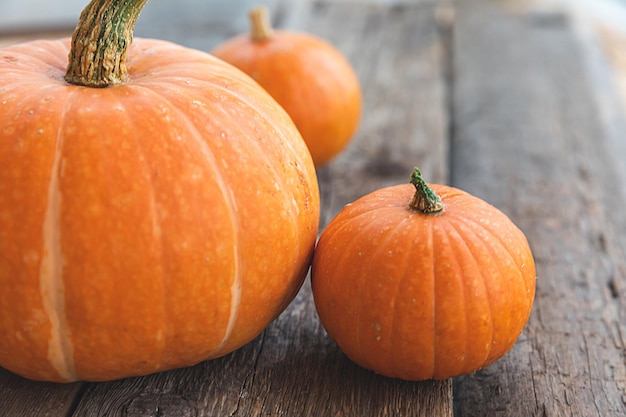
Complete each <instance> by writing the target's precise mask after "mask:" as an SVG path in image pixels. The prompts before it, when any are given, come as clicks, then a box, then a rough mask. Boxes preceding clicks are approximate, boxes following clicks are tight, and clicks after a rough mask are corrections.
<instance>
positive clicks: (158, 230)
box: [116, 85, 170, 369]
mask: <svg viewBox="0 0 626 417" xmlns="http://www.w3.org/2000/svg"><path fill="white" fill-rule="evenodd" d="M136 87H137V86H136V85H133V86H132V88H136ZM116 105H117V106H119V107H120V108H124V110H123V111H120V114H124V115H125V116H126V118H127V119H128V120H129V124H130V125H131V126H133V125H134V123H133V122H134V119H133V118H132V117H128V116H127V115H128V111H126V109H125V106H124V102H123V101H122V100H119V99H118V100H117V104H116ZM120 117H121V116H120ZM133 127H134V126H133ZM132 137H133V138H134V140H135V142H136V143H137V147H136V149H138V150H140V151H141V153H138V154H137V158H136V159H137V160H140V161H144V163H143V165H144V166H145V170H146V171H148V172H149V171H150V163H149V161H148V160H147V158H146V157H145V151H144V149H143V143H144V142H143V141H142V140H139V139H138V137H137V136H136V135H133V136H132ZM148 178H149V182H148V184H149V186H148V187H147V189H148V191H149V195H150V197H149V200H150V202H149V206H150V211H149V212H148V213H147V215H149V216H150V217H151V218H152V228H153V233H154V235H155V236H158V237H159V239H158V246H159V254H160V255H161V256H159V257H158V258H159V259H160V263H161V265H162V267H161V268H160V271H161V274H162V275H165V273H164V271H165V270H166V268H165V266H164V259H165V258H164V256H162V255H163V254H164V253H165V244H164V236H163V232H162V222H163V218H162V217H161V216H160V215H159V211H158V210H157V198H156V186H155V184H154V177H153V176H152V175H149V176H148ZM156 281H159V282H162V283H167V282H169V281H168V280H166V279H157V280H156ZM161 288H162V290H163V293H162V295H161V296H160V298H161V314H162V316H163V321H162V322H163V323H166V324H167V323H170V321H169V320H168V316H169V315H170V311H169V309H168V307H167V303H166V300H167V295H168V293H169V291H168V288H166V285H165V284H163V285H162V286H161ZM155 309H156V306H155ZM163 327H166V329H165V332H164V333H165V335H163V337H162V338H161V340H160V348H161V352H160V353H161V358H160V360H159V361H158V362H157V366H158V368H159V369H161V368H162V365H163V364H164V363H167V362H166V358H165V351H166V346H167V342H168V338H167V336H168V333H169V332H168V330H169V329H167V326H163ZM161 330H163V329H161ZM157 341H159V338H155V340H153V341H152V342H151V343H154V344H156V343H157Z"/></svg>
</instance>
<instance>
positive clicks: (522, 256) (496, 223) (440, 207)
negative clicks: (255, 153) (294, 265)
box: [311, 170, 535, 380]
mask: <svg viewBox="0 0 626 417" xmlns="http://www.w3.org/2000/svg"><path fill="white" fill-rule="evenodd" d="M411 184H412V185H411ZM411 184H403V185H396V186H391V187H387V188H383V189H379V190H377V191H374V192H372V193H371V194H368V195H366V196H364V197H361V198H360V199H358V200H356V201H355V202H354V203H352V204H348V205H347V206H346V207H344V208H343V209H342V211H340V212H339V214H337V216H336V217H335V218H334V219H332V221H331V222H330V223H329V225H328V226H327V227H326V228H325V229H324V231H323V233H322V235H321V236H320V239H319V242H318V245H317V248H316V251H315V255H314V259H313V267H312V275H311V280H312V281H311V282H312V289H313V295H314V299H315V306H316V308H317V311H318V314H319V318H320V320H321V322H322V324H323V325H324V327H325V329H326V330H327V332H328V334H329V335H330V336H331V337H332V338H333V339H334V340H335V341H336V342H337V344H338V345H339V347H340V348H341V349H342V350H343V351H344V352H345V353H346V355H347V356H348V357H349V358H350V359H352V360H353V361H354V362H356V363H357V364H359V365H361V366H362V367H365V368H368V369H370V370H373V371H375V372H377V373H379V374H382V375H384V376H388V377H392V378H401V379H406V380H426V379H446V378H451V377H454V376H459V375H463V374H468V373H471V372H473V371H476V370H478V369H480V368H482V367H485V366H487V365H488V364H490V363H492V362H494V361H496V360H497V359H499V358H500V357H502V356H503V355H504V354H505V353H506V352H507V351H509V350H510V349H511V347H512V346H513V345H514V343H515V341H516V339H517V338H518V336H519V335H520V333H521V332H522V330H523V328H524V327H525V324H526V322H527V320H528V318H529V315H530V312H531V308H532V305H533V300H534V294H535V264H534V261H533V256H532V253H531V250H530V247H529V245H528V241H527V239H526V237H525V236H524V234H523V233H522V231H521V230H520V229H519V228H517V227H516V226H515V225H514V224H513V222H512V221H511V220H510V219H509V218H508V217H507V216H506V215H504V214H503V213H502V212H501V211H499V210H498V209H496V208H495V207H493V206H492V205H490V204H488V203H486V202H485V201H483V200H481V199H479V198H477V197H474V196H472V195H470V194H468V193H466V192H464V191H462V190H459V189H456V188H453V187H449V186H445V185H436V184H434V185H428V184H426V183H425V182H424V180H423V178H422V176H421V174H420V172H419V170H416V171H415V172H414V173H413V175H412V179H411Z"/></svg>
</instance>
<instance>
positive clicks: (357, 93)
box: [212, 7, 362, 167]
mask: <svg viewBox="0 0 626 417" xmlns="http://www.w3.org/2000/svg"><path fill="white" fill-rule="evenodd" d="M249 16H250V21H251V33H250V34H249V35H248V34H243V35H239V36H236V37H234V38H231V39H228V40H226V41H225V42H223V43H222V44H221V45H218V46H217V47H215V48H214V49H213V50H212V54H214V55H215V56H217V57H218V58H221V59H223V60H225V61H226V62H228V63H230V64H232V65H234V66H236V67H237V68H239V69H241V70H242V71H244V72H245V73H246V74H248V75H250V76H251V77H252V78H254V80H256V81H257V82H258V83H259V84H261V86H263V88H265V89H266V90H267V91H268V92H269V93H270V94H271V95H272V97H274V98H275V99H276V101H278V103H279V104H280V105H281V106H282V107H283V108H284V109H285V110H286V111H287V113H288V114H289V115H290V116H291V118H292V119H293V121H294V123H295V124H296V126H297V127H298V129H299V130H300V133H301V134H302V137H303V138H304V141H305V142H306V144H307V146H308V147H309V151H310V152H311V156H312V157H313V161H314V163H315V165H316V166H317V167H321V166H323V165H325V164H326V163H328V162H329V161H330V160H331V159H332V158H334V157H335V156H336V155H338V154H339V153H340V152H341V151H342V150H344V148H345V147H346V146H347V145H348V143H349V142H350V140H351V139H352V137H353V135H354V133H355V132H356V130H357V128H358V124H359V119H360V115H361V101H362V98H361V89H360V84H359V80H358V78H357V76H356V74H355V72H354V69H353V68H352V66H351V65H350V62H349V61H348V60H347V59H346V57H345V56H344V55H343V54H342V53H341V52H340V51H338V50H337V49H336V48H335V47H334V46H333V45H331V44H330V43H328V42H326V41H325V40H322V39H320V38H318V37H316V36H313V35H312V34H309V33H304V32H296V31H288V30H273V29H272V27H271V26H270V23H269V18H268V17H267V9H266V8H265V7H259V8H255V9H253V10H251V11H250V14H249Z"/></svg>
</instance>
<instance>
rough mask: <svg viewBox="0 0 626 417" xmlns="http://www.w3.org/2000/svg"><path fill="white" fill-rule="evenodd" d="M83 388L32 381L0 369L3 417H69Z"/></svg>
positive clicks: (74, 385) (0, 410)
mask: <svg viewBox="0 0 626 417" xmlns="http://www.w3.org/2000/svg"><path fill="white" fill-rule="evenodd" d="M83 385H84V384H83V383H80V382H79V383H74V384H47V383H43V382H34V381H29V380H26V379H24V378H21V377H19V376H17V375H15V374H12V373H11V372H9V371H7V370H5V369H3V368H0V417H16V416H51V417H52V416H66V415H68V414H69V413H70V412H71V411H72V409H73V408H74V404H75V401H76V398H77V397H78V396H80V393H81V390H82V388H83Z"/></svg>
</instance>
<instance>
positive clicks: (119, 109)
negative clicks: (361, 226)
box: [0, 0, 319, 382]
mask: <svg viewBox="0 0 626 417" xmlns="http://www.w3.org/2000/svg"><path fill="white" fill-rule="evenodd" d="M145 2H146V0H126V1H122V0H94V1H93V2H92V3H91V4H90V5H88V6H87V8H86V9H85V11H84V12H83V14H82V16H81V21H80V22H79V26H78V28H77V30H76V32H75V33H74V37H73V39H72V42H71V43H70V40H69V39H63V40H58V41H34V42H30V43H25V44H21V45H15V46H10V47H6V48H4V49H0V110H1V111H0V166H2V169H0V288H2V290H1V291H0V329H2V332H0V366H3V367H5V368H7V369H9V370H11V371H13V372H15V373H18V374H20V375H23V376H25V377H28V378H32V379H38V380H47V381H61V382H66V381H73V380H110V379H116V378H121V377H126V376H131V375H142V374H148V373H152V372H156V371H161V370H165V369H172V368H178V367H183V366H188V365H192V364H195V363H197V362H200V361H203V360H205V359H210V358H215V357H218V356H221V355H224V354H226V353H228V352H230V351H232V350H234V349H236V348H238V347H240V346H242V345H244V344H246V343H247V342H249V341H250V340H252V339H253V338H254V337H255V336H256V335H258V334H259V333H260V332H261V331H262V330H263V329H264V328H265V327H266V326H267V325H268V323H270V321H272V320H273V319H274V318H275V317H277V316H278V314H279V313H280V312H281V311H282V310H283V309H284V308H285V307H286V306H287V304H288V303H289V302H290V301H291V300H292V299H293V297H294V296H295V294H296V292H297V291H298V289H299V288H300V286H301V284H302V282H303V280H304V277H305V274H306V272H307V270H308V268H309V265H310V260H311V256H312V251H313V248H314V244H315V239H316V237H317V229H318V219H319V195H318V188H317V180H316V176H315V167H314V165H313V161H312V160H311V157H310V154H309V152H308V150H307V148H306V144H305V143H304V141H303V140H302V138H301V136H300V134H299V132H298V131H297V128H296V127H295V125H294V124H293V122H292V121H291V120H290V118H289V116H288V115H287V114H286V113H285V111H284V110H283V109H282V108H281V107H280V106H279V105H278V104H277V103H276V102H275V100H274V99H272V98H271V97H270V96H269V94H267V92H265V91H264V90H263V89H262V88H261V87H259V86H258V84H256V83H255V82H253V81H252V80H251V79H250V78H249V77H248V76H246V75H245V74H244V73H242V72H240V71H239V70H237V69H235V68H233V67H232V66H230V65H227V64H225V63H224V62H223V61H220V60H218V59H216V58H214V57H212V56H210V55H209V54H206V53H203V52H200V51H194V50H191V49H187V48H183V47H181V46H178V45H175V44H172V43H168V42H163V41H157V40H150V39H137V40H135V42H133V43H132V45H130V42H131V39H132V29H133V25H134V22H135V20H136V18H137V15H138V14H139V11H140V10H141V8H142V7H143V5H144V3H145ZM103 19H104V20H103ZM106 19H112V20H106ZM100 28H105V29H106V30H105V29H103V30H102V31H100ZM101 33H103V34H105V35H106V36H107V37H106V38H98V35H100V34H101ZM129 45H130V47H129ZM94 47H95V49H94ZM127 47H128V49H126V48H127ZM68 53H69V55H70V63H69V66H67V63H68ZM66 68H67V71H66Z"/></svg>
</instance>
